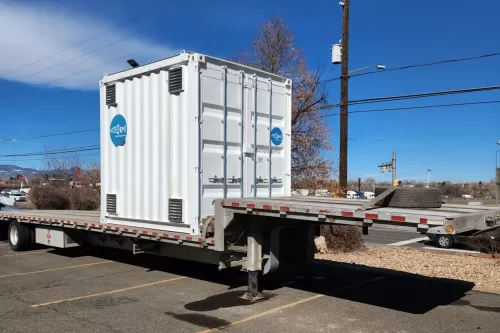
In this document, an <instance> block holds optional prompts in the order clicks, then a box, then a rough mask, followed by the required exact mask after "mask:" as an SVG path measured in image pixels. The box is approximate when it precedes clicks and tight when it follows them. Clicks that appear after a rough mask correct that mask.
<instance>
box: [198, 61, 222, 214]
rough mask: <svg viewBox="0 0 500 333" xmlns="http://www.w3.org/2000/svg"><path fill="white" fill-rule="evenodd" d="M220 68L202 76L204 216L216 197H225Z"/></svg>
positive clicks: (206, 71) (202, 197)
mask: <svg viewBox="0 0 500 333" xmlns="http://www.w3.org/2000/svg"><path fill="white" fill-rule="evenodd" d="M221 75H222V73H221V71H220V69H219V68H218V67H215V68H210V67H208V68H206V69H205V70H204V71H203V74H202V75H201V78H200V80H201V109H202V147H201V149H202V161H203V167H202V168H203V169H202V170H203V173H202V177H201V179H202V194H201V200H202V215H208V214H209V212H211V211H213V200H214V199H217V198H222V197H223V196H224V179H223V178H224V165H223V162H224V160H223V158H224V123H223V121H224V105H223V103H224V102H223V97H224V96H223V94H224V84H223V83H224V82H223V79H222V76H221Z"/></svg>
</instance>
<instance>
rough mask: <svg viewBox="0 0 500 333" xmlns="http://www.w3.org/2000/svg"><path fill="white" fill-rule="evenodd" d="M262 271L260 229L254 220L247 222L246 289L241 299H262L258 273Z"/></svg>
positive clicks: (253, 300) (252, 300)
mask: <svg viewBox="0 0 500 333" xmlns="http://www.w3.org/2000/svg"><path fill="white" fill-rule="evenodd" d="M261 271H262V231H261V230H260V228H259V226H258V225H257V223H256V222H255V221H249V222H248V237H247V274H248V291H247V292H246V293H245V295H243V299H246V300H249V301H251V302H255V301H258V300H260V299H262V298H263V297H262V294H261V293H260V292H259V273H260V272H261Z"/></svg>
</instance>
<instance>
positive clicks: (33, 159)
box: [0, 153, 101, 163]
mask: <svg viewBox="0 0 500 333" xmlns="http://www.w3.org/2000/svg"><path fill="white" fill-rule="evenodd" d="M99 155H101V154H100V153H95V154H81V155H75V156H61V157H57V159H71V158H75V159H78V158H81V157H88V156H99ZM45 160H46V159H45V158H28V159H17V160H14V159H11V160H3V159H2V160H0V162H2V163H4V162H13V161H14V162H24V161H45Z"/></svg>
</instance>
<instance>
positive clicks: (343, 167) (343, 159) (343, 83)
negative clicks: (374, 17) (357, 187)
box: [339, 0, 349, 188]
mask: <svg viewBox="0 0 500 333" xmlns="http://www.w3.org/2000/svg"><path fill="white" fill-rule="evenodd" d="M340 5H341V6H342V8H343V13H342V63H341V65H342V69H341V75H340V149H339V184H340V187H341V188H346V187H347V135H348V119H347V117H348V111H347V103H348V97H349V95H348V80H349V66H348V63H347V62H348V59H349V0H344V1H343V2H341V3H340Z"/></svg>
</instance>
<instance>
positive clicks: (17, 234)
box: [9, 221, 34, 251]
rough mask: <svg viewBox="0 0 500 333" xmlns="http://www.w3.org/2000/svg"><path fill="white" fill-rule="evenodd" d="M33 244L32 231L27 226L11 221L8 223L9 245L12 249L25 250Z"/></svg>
mask: <svg viewBox="0 0 500 333" xmlns="http://www.w3.org/2000/svg"><path fill="white" fill-rule="evenodd" d="M33 244H34V239H33V236H32V231H31V230H30V228H28V227H27V226H25V225H23V224H21V223H19V222H17V221H12V222H11V223H10V225H9V245H10V248H11V249H12V250H14V251H25V250H29V249H31V247H32V245H33Z"/></svg>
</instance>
